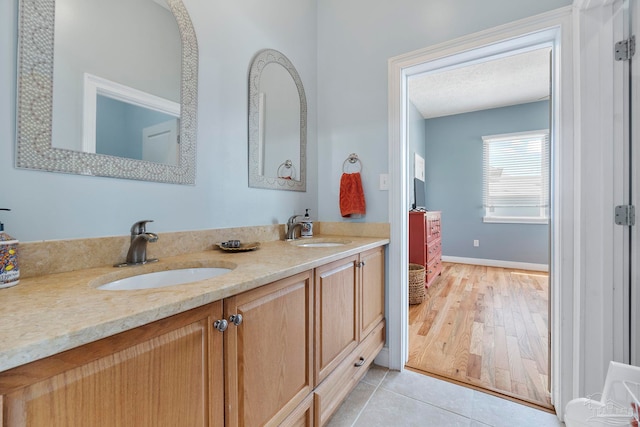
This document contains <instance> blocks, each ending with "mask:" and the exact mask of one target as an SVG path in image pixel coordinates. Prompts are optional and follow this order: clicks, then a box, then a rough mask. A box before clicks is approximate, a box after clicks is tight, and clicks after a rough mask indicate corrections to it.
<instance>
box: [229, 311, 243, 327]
mask: <svg viewBox="0 0 640 427" xmlns="http://www.w3.org/2000/svg"><path fill="white" fill-rule="evenodd" d="M229 322H231V323H233V324H234V325H236V326H238V325H240V324H241V323H242V314H232V315H231V316H229Z"/></svg>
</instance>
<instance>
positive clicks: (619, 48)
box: [615, 36, 636, 61]
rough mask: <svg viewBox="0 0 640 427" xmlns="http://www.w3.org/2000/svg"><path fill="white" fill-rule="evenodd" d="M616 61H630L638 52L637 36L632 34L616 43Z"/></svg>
mask: <svg viewBox="0 0 640 427" xmlns="http://www.w3.org/2000/svg"><path fill="white" fill-rule="evenodd" d="M615 51H616V54H615V58H616V61H628V60H630V59H631V58H632V57H633V55H634V54H635V53H636V36H631V37H629V38H628V39H626V40H622V41H619V42H618V43H616V45H615Z"/></svg>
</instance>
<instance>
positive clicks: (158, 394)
mask: <svg viewBox="0 0 640 427" xmlns="http://www.w3.org/2000/svg"><path fill="white" fill-rule="evenodd" d="M384 340H385V334H384V248H383V247H382V246H378V247H374V248H370V249H366V250H364V251H362V252H360V253H356V254H353V255H350V256H346V257H344V258H342V259H339V260H334V261H331V262H328V263H326V264H323V265H318V266H316V267H315V268H311V269H309V270H307V271H303V272H300V273H297V274H293V275H291V276H289V277H286V278H283V279H279V280H276V281H274V282H272V283H269V284H266V285H263V286H259V287H256V288H253V289H250V290H247V291H245V292H242V293H238V294H236V295H231V296H228V297H226V298H224V299H222V300H219V301H215V302H212V303H208V304H206V305H203V306H201V307H197V308H193V309H190V310H188V311H184V312H182V313H178V314H175V315H173V316H170V317H167V318H164V319H161V320H157V321H155V322H152V323H149V324H146V325H142V326H138V327H135V328H133V329H130V330H128V331H125V332H121V333H119V334H116V335H113V336H109V337H106V338H103V339H100V340H98V341H94V342H91V343H88V344H85V345H82V346H80V347H77V348H74V349H71V350H67V351H65V352H62V353H59V354H55V355H53V356H50V357H47V358H44V359H40V360H37V361H34V362H31V363H28V364H25V365H22V366H18V367H15V368H12V369H10V370H7V371H5V372H2V373H0V408H2V412H1V414H2V418H1V419H0V426H1V427H18V426H19V427H23V426H29V427H39V426H47V427H55V426H149V427H151V426H153V427H157V426H172V427H173V426H187V427H197V426H223V425H226V426H262V425H287V426H321V425H324V424H325V423H326V422H327V421H328V420H329V418H330V417H331V415H332V414H333V413H334V412H335V410H336V409H337V408H338V407H339V406H340V404H341V402H342V401H343V400H344V398H345V397H346V395H347V394H348V393H349V392H350V391H351V390H352V389H353V387H354V386H355V385H356V384H357V382H358V381H359V380H360V378H361V377H362V376H363V375H364V373H365V372H366V370H367V368H368V367H369V365H370V364H371V363H372V361H373V359H374V357H375V356H376V355H377V354H378V352H379V351H380V350H381V348H382V346H383V344H384Z"/></svg>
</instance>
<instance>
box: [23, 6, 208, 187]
mask: <svg viewBox="0 0 640 427" xmlns="http://www.w3.org/2000/svg"><path fill="white" fill-rule="evenodd" d="M19 19H20V34H19V46H18V49H19V55H18V58H19V59H18V61H19V63H18V67H19V71H18V73H19V75H18V129H17V137H18V139H17V155H16V166H17V167H21V168H29V169H41V170H47V171H54V172H67V173H80V174H88V175H96V176H112V177H118V178H130V179H140V180H149V181H160V182H170V183H179V184H193V183H195V136H196V129H195V127H196V101H197V96H196V91H197V63H198V58H197V41H196V37H195V32H194V30H193V26H192V24H191V21H190V19H189V16H188V13H187V11H186V9H185V7H184V5H183V3H182V1H181V0H110V1H109V2H104V1H102V0H55V1H54V0H21V2H20V18H19ZM54 51H55V56H54ZM54 83H55V84H54Z"/></svg>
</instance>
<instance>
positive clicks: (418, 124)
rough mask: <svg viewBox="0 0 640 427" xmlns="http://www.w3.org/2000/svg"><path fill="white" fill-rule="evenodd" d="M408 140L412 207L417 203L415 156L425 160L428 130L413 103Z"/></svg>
mask: <svg viewBox="0 0 640 427" xmlns="http://www.w3.org/2000/svg"><path fill="white" fill-rule="evenodd" d="M407 138H408V140H409V149H408V151H409V164H408V168H407V170H408V171H409V206H411V204H412V203H413V202H415V200H414V197H413V194H414V193H413V177H414V176H416V175H415V162H414V158H415V154H418V155H419V156H421V157H422V158H423V159H424V157H425V151H426V147H425V145H426V144H425V141H426V128H425V125H424V117H422V114H420V112H419V111H418V109H417V108H416V107H415V105H413V104H412V103H411V102H410V103H409V118H408V119H407ZM409 208H410V207H409ZM409 208H408V209H409Z"/></svg>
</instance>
